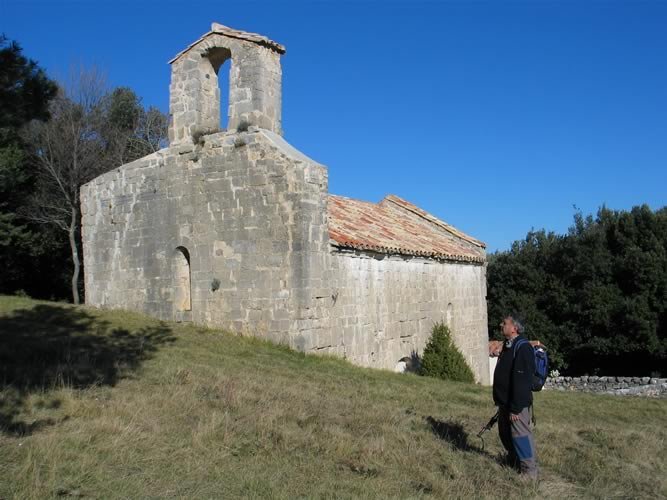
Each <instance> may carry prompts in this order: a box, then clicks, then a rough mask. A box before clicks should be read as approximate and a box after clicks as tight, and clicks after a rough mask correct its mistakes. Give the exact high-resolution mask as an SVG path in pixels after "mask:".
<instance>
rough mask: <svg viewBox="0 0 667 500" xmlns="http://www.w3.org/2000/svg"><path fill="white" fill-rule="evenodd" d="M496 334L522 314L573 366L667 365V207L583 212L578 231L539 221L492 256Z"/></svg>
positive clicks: (636, 371)
mask: <svg viewBox="0 0 667 500" xmlns="http://www.w3.org/2000/svg"><path fill="white" fill-rule="evenodd" d="M488 306H489V334H490V335H491V336H492V337H494V338H497V335H498V334H497V332H498V323H499V322H500V318H502V317H503V315H505V314H507V313H508V312H514V313H515V314H517V315H519V316H521V317H522V318H523V320H524V322H525V325H526V332H527V335H528V337H530V338H531V339H535V340H540V341H542V343H544V344H545V345H546V346H547V347H548V349H549V353H550V358H551V360H552V362H553V367H554V368H558V369H559V370H560V371H561V373H565V374H568V375H583V374H589V375H626V376H627V375H646V376H649V375H654V376H657V375H659V374H662V375H664V374H665V370H667V368H666V367H667V338H666V333H667V207H663V208H661V209H659V210H657V211H655V212H654V211H652V210H651V209H650V208H649V207H648V206H646V205H643V206H638V207H634V208H633V209H632V210H631V211H629V212H628V211H616V210H610V209H607V208H604V207H603V208H601V209H600V210H599V211H598V214H597V217H595V218H593V217H592V216H587V217H584V216H583V215H582V214H581V213H577V214H575V217H574V225H573V226H572V227H571V228H570V229H569V231H568V234H565V235H558V234H554V233H547V232H545V231H544V230H540V231H530V232H529V233H528V234H527V235H526V238H525V239H524V240H521V241H516V242H514V243H513V245H512V248H511V249H510V250H509V251H505V252H497V253H495V254H491V255H490V256H489V266H488Z"/></svg>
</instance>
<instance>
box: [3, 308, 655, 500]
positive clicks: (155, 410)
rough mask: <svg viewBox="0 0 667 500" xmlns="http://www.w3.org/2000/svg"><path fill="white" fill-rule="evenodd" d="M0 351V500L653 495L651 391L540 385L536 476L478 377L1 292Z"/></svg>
mask: <svg viewBox="0 0 667 500" xmlns="http://www.w3.org/2000/svg"><path fill="white" fill-rule="evenodd" d="M68 328H69V329H70V330H68ZM19 330H21V331H19ZM29 332H33V333H29ZM54 332H55V333H54ZM53 335H55V337H56V339H57V342H54V341H53V339H49V336H53ZM20 342H23V343H24V345H25V343H26V342H27V343H28V344H27V345H29V346H33V347H34V346H39V345H45V344H46V345H49V346H50V347H49V348H48V349H46V350H44V349H42V351H41V353H40V354H39V355H32V354H31V352H32V351H30V350H26V349H24V348H22V347H21V346H20V345H17V344H18V343H20ZM49 342H50V343H49ZM33 350H34V349H33ZM0 353H1V354H0V356H2V362H3V372H2V374H3V380H0V382H3V385H2V393H1V394H2V397H3V399H2V405H1V406H0V419H1V420H0V424H1V425H2V427H3V431H2V432H1V433H0V449H1V450H2V453H1V454H0V498H39V499H41V498H56V497H60V498H63V497H64V498H67V497H80V498H222V497H225V498H238V497H261V498H421V497H435V498H438V497H440V498H442V497H446V498H509V497H522V498H531V497H535V498H537V497H549V498H563V497H568V498H573V497H574V498H577V497H579V498H610V497H623V498H626V497H627V498H660V497H663V498H664V497H665V496H667V485H666V480H665V474H664V470H665V463H666V460H665V454H666V452H665V438H666V436H667V430H666V429H665V416H666V414H667V412H666V410H667V401H665V400H647V399H639V398H615V397H609V396H594V395H586V394H564V393H541V394H538V395H537V401H536V414H537V418H538V428H537V431H536V438H537V445H538V453H539V458H540V464H541V468H542V481H541V482H540V484H539V485H538V486H537V487H535V486H532V485H530V484H525V483H523V482H521V481H519V480H518V479H517V477H516V476H515V474H514V473H513V472H512V471H511V470H509V469H508V468H506V467H504V466H503V465H501V463H500V461H499V459H498V455H499V453H500V449H501V448H500V444H499V441H498V438H497V436H496V434H495V432H493V433H490V434H487V436H488V437H487V438H486V442H487V443H486V449H484V450H482V449H481V442H480V441H479V440H477V438H476V437H475V433H476V432H477V431H478V430H479V428H480V427H481V426H482V425H483V424H484V423H485V422H486V420H487V419H488V417H489V416H490V415H491V414H492V413H493V407H492V406H491V403H490V391H489V390H488V389H487V388H481V387H477V386H473V385H466V384H457V383H444V382H440V381H437V380H433V379H427V378H420V377H416V376H412V375H397V374H393V373H388V372H382V371H373V370H365V369H361V368H356V367H353V366H350V365H349V364H347V363H346V362H344V361H342V360H337V359H331V358H319V357H311V356H304V355H302V354H299V353H295V352H292V351H289V350H287V349H284V348H281V347H276V346H273V345H269V344H267V343H265V342H262V341H258V340H254V339H247V338H238V337H235V336H232V335H229V334H225V333H223V332H219V331H214V330H208V329H202V328H197V327H192V326H186V325H174V324H164V323H160V322H158V321H155V320H151V319H147V318H145V317H143V316H141V315H137V314H131V313H126V312H101V311H96V310H91V309H86V308H74V307H68V306H61V305H57V304H52V303H43V302H35V301H30V300H27V299H17V298H10V297H2V298H0ZM16 353H19V354H16ZM51 358H53V359H51ZM18 363H21V364H23V365H30V366H23V367H22V368H20V369H19V367H18V366H14V365H17V364H18ZM98 365H99V366H98ZM100 367H101V368H100ZM40 375H41V376H40ZM19 377H24V379H23V380H24V382H25V381H27V383H22V382H21V380H19ZM429 417H430V418H429ZM494 431H495V429H494Z"/></svg>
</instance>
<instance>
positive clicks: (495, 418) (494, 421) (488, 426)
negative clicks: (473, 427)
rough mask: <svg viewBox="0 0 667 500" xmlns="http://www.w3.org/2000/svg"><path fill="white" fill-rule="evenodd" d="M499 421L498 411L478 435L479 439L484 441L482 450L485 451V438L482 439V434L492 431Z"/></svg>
mask: <svg viewBox="0 0 667 500" xmlns="http://www.w3.org/2000/svg"><path fill="white" fill-rule="evenodd" d="M497 421H498V410H496V413H495V414H494V415H493V417H491V418H490V419H489V421H488V422H487V423H486V425H485V426H484V427H482V429H481V430H480V431H479V432H478V433H477V437H478V438H480V439H481V440H482V450H484V438H483V437H482V434H484V433H485V432H486V431H490V430H491V429H492V428H493V426H494V425H496V422H497Z"/></svg>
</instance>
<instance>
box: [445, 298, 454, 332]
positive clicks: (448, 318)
mask: <svg viewBox="0 0 667 500" xmlns="http://www.w3.org/2000/svg"><path fill="white" fill-rule="evenodd" d="M453 316H454V306H453V305H452V303H451V302H450V303H449V304H447V316H446V323H447V327H448V328H449V329H450V330H451V329H452V323H453V321H454V317H453Z"/></svg>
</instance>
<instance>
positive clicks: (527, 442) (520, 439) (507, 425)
mask: <svg viewBox="0 0 667 500" xmlns="http://www.w3.org/2000/svg"><path fill="white" fill-rule="evenodd" d="M531 410H532V408H531V407H528V408H524V409H523V410H521V413H519V419H518V420H515V421H511V420H510V412H509V410H507V409H504V408H500V409H499V413H498V433H499V434H500V440H501V441H502V443H503V446H504V447H505V449H506V450H507V453H508V455H509V459H510V463H512V464H513V465H514V464H518V465H519V469H520V471H521V473H522V474H526V475H528V476H530V477H532V478H535V479H536V478H537V455H536V453H535V442H534V441H533V429H532V422H531V417H532V411H531Z"/></svg>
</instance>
